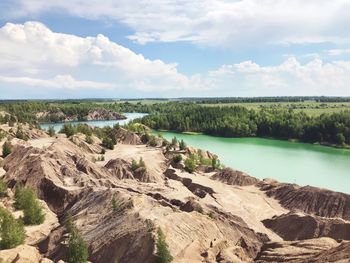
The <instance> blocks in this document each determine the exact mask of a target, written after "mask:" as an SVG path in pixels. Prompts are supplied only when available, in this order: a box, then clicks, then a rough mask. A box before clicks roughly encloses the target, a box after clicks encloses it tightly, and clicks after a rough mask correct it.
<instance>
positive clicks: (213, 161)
mask: <svg viewBox="0 0 350 263" xmlns="http://www.w3.org/2000/svg"><path fill="white" fill-rule="evenodd" d="M211 167H212V168H213V169H220V167H221V163H220V160H219V159H218V158H213V159H211Z"/></svg>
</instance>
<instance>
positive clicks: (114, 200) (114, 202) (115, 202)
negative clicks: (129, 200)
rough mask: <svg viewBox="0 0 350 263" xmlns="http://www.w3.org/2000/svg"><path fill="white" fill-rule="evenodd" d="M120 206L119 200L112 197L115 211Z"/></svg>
mask: <svg viewBox="0 0 350 263" xmlns="http://www.w3.org/2000/svg"><path fill="white" fill-rule="evenodd" d="M118 208H119V205H118V203H117V200H116V199H115V198H114V197H113V198H112V209H113V211H114V212H115V211H117V210H118Z"/></svg>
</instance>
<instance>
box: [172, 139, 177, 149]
mask: <svg viewBox="0 0 350 263" xmlns="http://www.w3.org/2000/svg"><path fill="white" fill-rule="evenodd" d="M171 145H172V146H173V148H174V150H175V149H176V146H177V139H176V137H175V136H174V138H173V139H172V140H171Z"/></svg>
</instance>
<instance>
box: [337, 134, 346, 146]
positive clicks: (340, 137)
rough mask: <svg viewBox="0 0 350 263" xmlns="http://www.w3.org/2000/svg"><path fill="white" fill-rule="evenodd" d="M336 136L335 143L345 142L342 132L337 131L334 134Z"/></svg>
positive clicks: (341, 143)
mask: <svg viewBox="0 0 350 263" xmlns="http://www.w3.org/2000/svg"><path fill="white" fill-rule="evenodd" d="M336 138H337V143H338V144H340V145H343V144H345V136H344V135H343V134H342V133H338V134H337V135H336Z"/></svg>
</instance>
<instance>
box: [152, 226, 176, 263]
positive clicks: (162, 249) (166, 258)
mask: <svg viewBox="0 0 350 263" xmlns="http://www.w3.org/2000/svg"><path fill="white" fill-rule="evenodd" d="M157 234H158V238H157V244H156V246H157V253H156V257H157V262H158V263H170V262H171V261H173V257H172V255H171V253H170V251H169V247H168V244H167V243H166V238H165V234H164V233H163V231H162V229H161V228H160V227H159V228H158V230H157Z"/></svg>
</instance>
